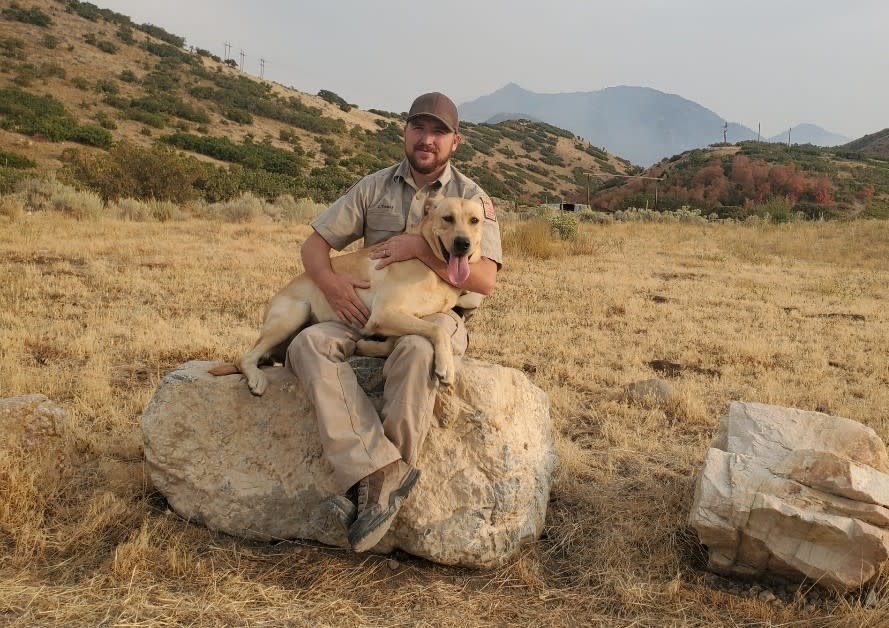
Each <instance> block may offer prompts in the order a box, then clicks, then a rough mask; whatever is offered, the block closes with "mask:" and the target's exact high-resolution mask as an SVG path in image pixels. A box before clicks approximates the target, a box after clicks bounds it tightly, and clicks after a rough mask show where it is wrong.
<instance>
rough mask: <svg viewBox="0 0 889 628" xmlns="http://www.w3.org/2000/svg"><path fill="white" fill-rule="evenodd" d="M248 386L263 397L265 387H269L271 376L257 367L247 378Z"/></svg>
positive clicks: (251, 390) (255, 393)
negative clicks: (267, 375)
mask: <svg viewBox="0 0 889 628" xmlns="http://www.w3.org/2000/svg"><path fill="white" fill-rule="evenodd" d="M247 387H248V388H249V389H250V392H252V393H253V394H254V395H256V396H257V397H261V396H262V394H263V393H264V392H265V389H266V388H268V387H269V378H268V377H266V375H265V373H263V372H262V371H260V370H258V369H257V370H256V372H255V373H253V374H252V375H250V376H249V377H248V378H247Z"/></svg>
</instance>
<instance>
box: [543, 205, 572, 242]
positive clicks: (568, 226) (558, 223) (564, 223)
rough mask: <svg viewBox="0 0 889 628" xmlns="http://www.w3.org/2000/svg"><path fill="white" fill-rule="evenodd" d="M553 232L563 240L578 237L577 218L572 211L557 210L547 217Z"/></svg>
mask: <svg viewBox="0 0 889 628" xmlns="http://www.w3.org/2000/svg"><path fill="white" fill-rule="evenodd" d="M547 222H548V223H549V227H550V229H551V230H552V233H553V234H554V235H556V236H558V237H559V239H561V240H573V239H574V238H576V237H577V218H576V217H575V216H574V214H573V213H572V212H566V211H557V212H555V213H554V214H552V215H550V216H548V217H547Z"/></svg>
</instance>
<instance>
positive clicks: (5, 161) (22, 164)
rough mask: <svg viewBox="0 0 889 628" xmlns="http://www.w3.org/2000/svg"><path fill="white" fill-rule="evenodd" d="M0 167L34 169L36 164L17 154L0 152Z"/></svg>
mask: <svg viewBox="0 0 889 628" xmlns="http://www.w3.org/2000/svg"><path fill="white" fill-rule="evenodd" d="M0 166H3V167H5V168H19V169H22V168H36V167H37V162H35V161H33V160H31V159H28V158H27V157H25V156H24V155H19V154H18V153H10V152H7V151H5V150H0Z"/></svg>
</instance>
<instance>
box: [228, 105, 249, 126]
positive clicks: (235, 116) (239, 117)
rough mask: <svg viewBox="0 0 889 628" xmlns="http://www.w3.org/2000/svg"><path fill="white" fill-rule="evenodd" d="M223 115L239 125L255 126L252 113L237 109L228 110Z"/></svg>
mask: <svg viewBox="0 0 889 628" xmlns="http://www.w3.org/2000/svg"><path fill="white" fill-rule="evenodd" d="M223 115H224V116H225V117H226V118H228V119H229V120H231V121H232V122H237V123H238V124H253V116H252V115H251V114H250V112H249V111H245V110H243V109H238V108H237V107H232V108H231V109H226V110H225V113H224V114H223Z"/></svg>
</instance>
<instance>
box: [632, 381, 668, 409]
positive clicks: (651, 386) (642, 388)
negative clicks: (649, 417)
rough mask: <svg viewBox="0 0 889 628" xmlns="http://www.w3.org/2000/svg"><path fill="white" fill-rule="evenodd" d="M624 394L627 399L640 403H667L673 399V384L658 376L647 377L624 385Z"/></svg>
mask: <svg viewBox="0 0 889 628" xmlns="http://www.w3.org/2000/svg"><path fill="white" fill-rule="evenodd" d="M624 395H625V396H626V397H627V399H630V400H632V401H638V402H640V403H642V402H645V401H649V402H650V401H654V402H655V403H659V404H665V403H669V402H670V401H672V399H673V384H671V383H670V382H668V381H666V380H663V379H658V378H656V377H655V378H652V379H646V380H643V381H641V382H634V383H632V384H627V385H626V386H624Z"/></svg>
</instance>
